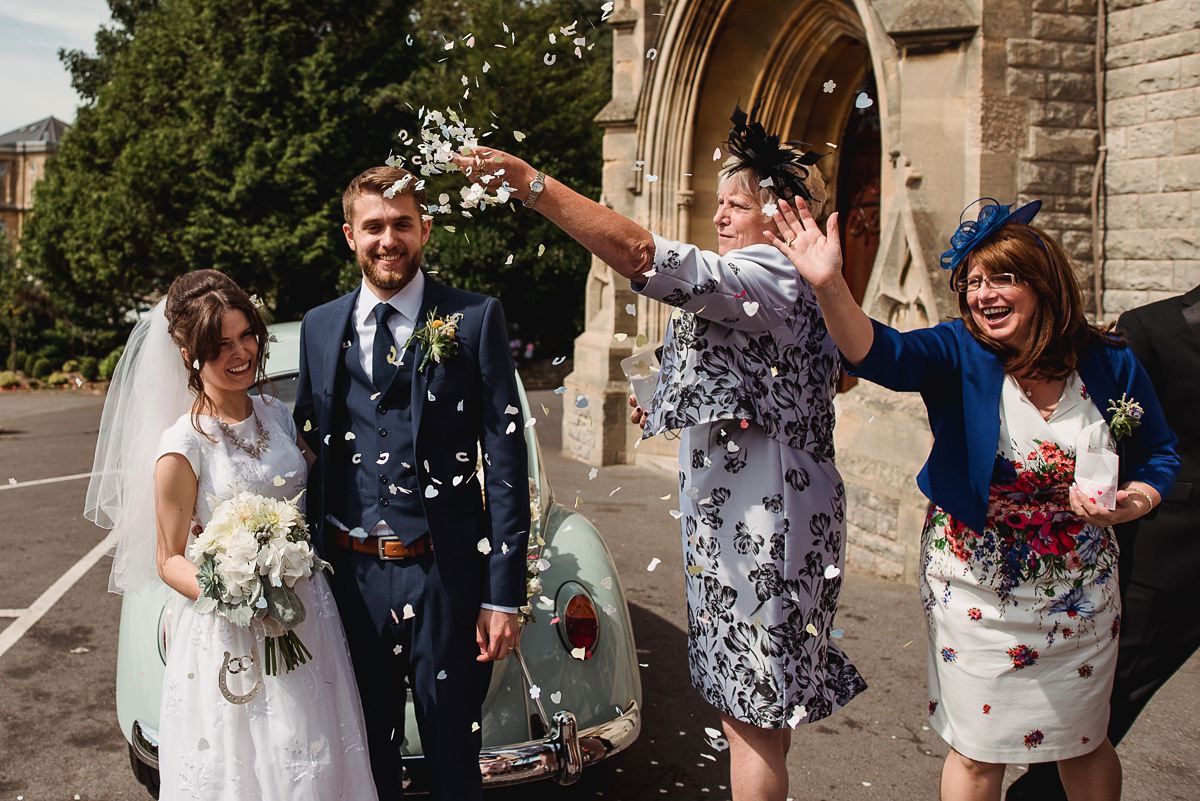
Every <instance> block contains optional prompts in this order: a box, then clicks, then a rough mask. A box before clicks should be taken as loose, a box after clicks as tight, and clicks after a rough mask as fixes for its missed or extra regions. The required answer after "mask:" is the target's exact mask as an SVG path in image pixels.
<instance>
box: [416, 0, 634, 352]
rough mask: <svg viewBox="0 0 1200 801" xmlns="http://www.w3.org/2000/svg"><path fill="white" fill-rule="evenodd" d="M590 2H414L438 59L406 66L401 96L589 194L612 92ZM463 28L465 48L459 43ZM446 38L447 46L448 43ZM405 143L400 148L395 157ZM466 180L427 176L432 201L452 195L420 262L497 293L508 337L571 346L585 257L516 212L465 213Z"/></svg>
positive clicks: (554, 347) (594, 188) (605, 47)
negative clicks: (570, 30)
mask: <svg viewBox="0 0 1200 801" xmlns="http://www.w3.org/2000/svg"><path fill="white" fill-rule="evenodd" d="M597 9H598V5H597V4H596V3H592V2H586V3H585V2H580V1H579V0H538V1H537V2H528V1H525V2H513V1H512V0H507V1H506V0H463V1H462V2H456V3H445V2H441V1H440V0H423V2H422V3H421V4H420V5H419V6H418V7H417V10H416V11H417V16H416V18H417V20H418V23H419V24H418V27H419V28H420V29H422V30H424V31H426V32H427V33H426V34H425V35H426V37H427V40H428V41H429V44H428V45H427V47H428V49H430V50H432V51H433V52H434V53H435V54H437V53H440V60H437V61H431V62H426V64H425V65H424V66H423V67H422V68H421V69H419V70H417V71H416V72H414V74H413V75H412V76H411V77H410V78H409V80H408V81H407V82H406V84H405V88H406V90H408V91H407V94H408V95H409V96H411V97H412V98H414V99H419V102H420V103H421V104H422V105H423V106H424V107H426V108H437V109H443V108H453V109H455V110H457V111H458V113H459V114H460V116H461V117H462V118H463V119H464V120H466V122H467V123H468V124H470V125H472V126H474V127H475V128H476V129H477V131H478V132H480V133H484V132H490V134H491V135H490V136H486V137H483V138H481V140H480V142H481V144H482V145H488V144H494V145H496V146H497V147H500V148H503V149H505V150H508V151H510V152H512V153H514V154H516V155H518V156H520V157H521V158H523V159H525V160H526V161H528V162H529V163H531V164H533V165H535V166H537V167H538V168H539V169H541V170H543V171H545V172H546V173H547V174H548V175H553V176H554V177H555V178H557V179H559V180H561V181H563V182H564V183H566V184H567V185H568V186H570V187H572V188H573V189H575V190H576V191H579V192H581V193H583V194H585V195H587V196H589V197H592V198H598V197H599V195H600V177H601V176H600V172H601V166H602V163H603V157H602V153H601V139H602V136H603V131H602V130H601V129H600V127H599V126H598V125H596V124H595V123H594V122H593V119H594V117H595V116H596V114H597V113H598V112H599V111H600V109H601V108H603V107H604V105H605V103H607V102H608V100H609V98H610V96H611V90H610V87H611V65H612V55H611V51H612V36H611V33H610V32H609V30H608V29H607V27H606V26H601V27H597V26H598V25H599V23H598V16H599V14H598V11H597ZM573 22H575V23H576V25H575V28H574V30H575V31H576V33H575V34H574V35H572V34H565V35H564V34H563V33H562V30H561V29H562V28H564V27H568V26H570V25H571V24H572V23H573ZM506 26H507V30H506V29H505V28H506ZM551 35H553V36H554V38H555V39H556V42H555V43H554V44H551V42H550V36H551ZM470 36H474V38H475V46H474V47H469V46H467V44H466V40H467V39H468V37H470ZM579 37H583V38H585V39H586V40H587V43H588V44H587V45H584V46H583V47H582V48H581V56H582V57H578V56H576V55H575V54H574V52H573V51H574V48H575V45H574V43H573V42H574V40H575V39H576V38H579ZM448 42H454V43H455V44H454V47H453V48H452V49H451V50H448V51H447V50H445V44H446V43H448ZM497 44H500V45H505V47H504V48H497V47H496V45H497ZM589 47H590V49H588V48H589ZM548 60H552V61H553V63H552V64H547V63H546V62H547V61H548ZM485 62H486V63H487V65H488V66H487V69H486V71H485V68H484V64H485ZM464 76H465V78H466V83H465V84H464V80H463V79H464ZM467 90H469V92H468V91H467ZM464 94H466V95H467V96H466V97H464ZM514 132H518V133H517V135H518V136H523V141H520V142H518V141H516V138H515V136H514ZM412 133H413V135H414V136H415V132H412ZM414 152H415V151H407V150H405V149H403V148H399V147H398V148H397V153H398V154H402V155H408V156H411V155H412V154H413V153H414ZM463 184H464V179H463V177H462V176H461V175H447V176H438V177H434V178H433V179H431V180H430V181H428V191H429V193H430V197H431V202H433V201H435V200H436V199H437V197H438V195H439V194H441V193H443V192H444V193H446V194H449V195H450V196H451V208H452V209H454V212H453V213H452V214H450V215H446V216H438V217H437V218H436V219H435V221H434V222H435V228H434V234H433V236H432V238H431V240H430V244H429V246H428V247H427V249H426V263H427V264H428V265H429V266H430V267H431V269H437V270H438V271H439V277H440V278H441V279H442V280H444V281H446V282H448V283H451V284H454V285H456V286H461V287H463V288H466V289H472V290H475V291H478V292H484V293H486V294H490V295H495V296H497V297H499V298H500V299H501V300H502V301H503V303H504V309H505V314H506V316H507V318H508V320H509V323H510V325H512V327H513V328H514V329H515V330H514V335H515V336H516V337H518V338H520V339H522V340H523V341H525V342H532V343H534V345H535V349H536V352H537V353H540V354H542V355H557V354H565V353H569V352H570V350H571V343H572V340H573V339H574V338H575V336H577V335H578V334H579V332H580V331H581V330H582V329H583V301H584V285H585V281H586V279H587V273H588V266H589V264H590V260H591V257H590V256H589V254H588V253H587V251H585V250H584V249H583V248H582V247H580V246H579V245H578V244H576V243H575V242H574V241H573V240H572V239H571V238H570V237H568V236H567V235H566V234H564V233H563V232H562V231H560V230H559V229H558V228H556V227H555V226H554V225H552V224H551V223H549V222H548V221H546V220H545V219H544V218H543V217H541V216H540V215H538V214H536V213H534V212H530V211H527V210H525V209H520V208H517V209H516V210H515V212H514V211H512V210H510V209H507V208H503V207H490V208H488V209H487V210H485V211H477V212H473V216H472V217H471V218H470V219H466V218H463V217H462V216H460V214H459V210H458V205H457V201H458V197H459V195H458V190H459V188H460V187H462V186H463ZM511 205H513V206H519V205H520V204H519V203H515V202H514V203H512V204H511ZM446 226H450V227H452V228H454V231H449V230H447V228H446ZM543 248H544V250H543ZM539 254H540V255H539ZM510 256H511V257H512V259H511V263H508V262H509V257H510Z"/></svg>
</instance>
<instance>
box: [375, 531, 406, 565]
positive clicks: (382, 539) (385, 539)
mask: <svg viewBox="0 0 1200 801" xmlns="http://www.w3.org/2000/svg"><path fill="white" fill-rule="evenodd" d="M399 540H400V538H399V537H397V536H395V535H393V534H389V535H387V536H386V537H376V538H375V547H376V548H378V549H379V558H380V559H382V560H383V561H385V562H395V561H397V560H399V559H403V558H404V557H403V556H388V555H386V554H385V553H384V550H383V544H384V543H385V542H399Z"/></svg>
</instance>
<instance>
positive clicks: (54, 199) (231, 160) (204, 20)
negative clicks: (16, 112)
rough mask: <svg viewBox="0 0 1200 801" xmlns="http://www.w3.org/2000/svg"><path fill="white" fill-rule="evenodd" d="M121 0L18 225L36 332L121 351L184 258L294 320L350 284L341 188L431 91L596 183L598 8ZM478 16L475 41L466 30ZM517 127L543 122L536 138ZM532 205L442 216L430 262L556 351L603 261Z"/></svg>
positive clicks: (436, 101) (78, 66)
mask: <svg viewBox="0 0 1200 801" xmlns="http://www.w3.org/2000/svg"><path fill="white" fill-rule="evenodd" d="M109 6H110V8H111V9H112V13H113V22H112V23H111V24H110V25H109V26H107V27H105V28H103V29H101V31H100V32H99V33H98V34H97V37H96V52H95V54H85V53H81V52H79V51H73V52H67V53H60V57H61V58H62V60H63V62H64V63H65V64H66V65H67V67H68V69H70V71H71V75H72V83H73V85H74V87H75V88H76V90H77V91H78V92H79V93H80V96H81V98H82V99H83V101H84V106H83V107H82V108H80V109H79V111H78V114H77V118H76V122H75V125H74V126H73V127H72V128H71V130H70V131H68V133H67V134H66V136H65V137H64V139H63V143H62V146H61V149H60V151H59V154H58V156H57V158H55V159H54V160H52V161H50V162H49V164H48V166H47V170H46V173H45V177H44V178H43V180H42V181H41V182H40V183H39V184H38V187H37V196H36V201H35V206H34V212H35V213H34V214H33V215H32V216H31V218H30V221H29V223H28V225H27V226H26V229H25V235H24V239H23V241H22V258H23V261H24V263H25V265H26V267H27V268H28V269H29V271H30V273H31V274H32V275H34V276H35V277H36V278H37V279H39V280H40V282H41V285H43V286H45V287H47V288H48V290H49V291H48V292H47V296H48V297H50V298H52V299H53V303H54V307H53V309H51V310H48V314H49V316H48V317H47V321H50V320H52V321H53V325H52V326H49V327H47V328H42V329H40V330H41V331H42V332H43V333H42V335H41V337H40V339H41V341H43V342H45V341H47V340H54V341H57V342H58V343H59V345H60V348H59V349H60V350H62V351H64V352H69V353H70V354H71V355H81V354H82V353H89V354H93V355H97V356H100V355H103V354H105V353H107V352H108V351H109V350H110V349H111V348H113V347H114V346H115V345H117V344H119V343H120V342H121V341H123V339H124V337H125V335H126V334H127V333H128V331H129V329H130V327H131V326H132V321H133V319H134V316H135V313H136V312H137V311H139V310H143V309H145V307H146V306H147V304H148V303H149V302H150V301H152V300H153V299H154V298H155V297H158V296H160V295H161V294H162V293H164V292H165V291H166V289H167V287H168V286H169V284H170V281H171V280H172V279H173V278H174V277H175V276H176V275H178V274H180V273H181V272H184V271H187V270H192V269H198V268H203V267H209V268H216V269H220V270H223V271H225V272H228V273H229V274H230V275H232V276H233V277H234V278H235V279H236V280H237V281H238V282H239V283H240V284H242V285H243V286H244V287H245V288H246V289H247V290H248V291H251V292H256V293H257V294H259V295H260V296H261V297H262V298H263V299H264V300H265V301H266V304H267V311H268V316H269V317H271V318H273V319H279V320H287V319H297V318H299V317H300V316H301V315H302V314H303V313H304V312H305V311H307V310H308V309H309V308H312V307H313V306H315V305H317V304H319V303H322V302H325V301H327V300H329V299H331V298H333V297H335V296H336V295H337V294H338V293H339V292H340V291H344V290H345V289H346V288H348V287H349V286H353V285H354V284H356V283H357V281H358V269H357V267H356V266H355V264H354V261H353V259H352V255H351V254H350V252H349V250H348V249H347V248H346V245H345V242H344V239H343V236H342V233H341V230H340V229H341V224H342V215H341V194H342V191H343V190H344V188H345V186H346V184H347V183H348V182H349V181H350V179H351V178H352V177H353V176H354V175H356V174H357V173H358V172H360V171H361V170H363V169H365V168H366V167H368V166H371V165H373V164H379V163H382V161H383V160H384V158H385V157H386V156H387V155H388V153H389V152H391V151H392V150H393V149H396V148H398V147H399V142H398V140H397V139H396V136H395V135H396V132H397V131H399V130H402V129H406V130H409V131H414V130H415V127H414V126H415V121H416V115H415V112H416V110H417V109H418V108H419V107H421V106H425V107H428V108H444V107H448V106H454V107H457V108H459V109H460V113H462V114H464V115H466V117H467V118H468V119H469V120H470V121H472V122H473V123H474V124H475V125H477V126H478V127H480V128H481V129H483V128H487V127H490V126H491V125H492V124H494V125H495V126H496V133H495V134H494V138H495V141H496V143H497V144H499V145H500V146H502V147H506V148H509V149H512V150H514V151H515V152H517V153H520V154H521V155H522V156H524V157H527V158H528V159H529V160H530V161H531V162H532V163H535V164H537V165H538V166H539V167H541V168H542V169H544V170H545V171H546V172H547V173H549V174H552V175H554V176H556V177H558V178H560V179H561V180H563V181H565V182H566V183H568V184H569V185H572V186H574V187H575V188H576V189H579V190H580V191H582V192H584V193H586V194H589V195H592V196H593V197H594V196H596V195H597V194H598V189H599V180H600V160H601V157H600V137H601V132H600V131H599V129H598V128H597V127H596V126H595V125H594V123H592V118H593V117H594V116H595V114H596V112H598V111H599V109H600V108H601V106H602V105H603V104H604V102H605V101H606V100H607V96H608V81H609V63H610V62H609V56H608V48H609V47H610V42H609V39H610V37H609V36H608V35H607V33H604V32H601V31H597V30H594V29H593V28H592V27H591V25H590V23H588V22H587V21H586V20H587V19H588V18H589V17H590V18H591V19H595V17H596V15H597V10H596V4H594V3H586V4H585V3H583V2H580V0H461V1H460V2H455V3H444V2H439V0H109ZM576 19H578V20H580V25H579V30H580V33H581V34H585V35H586V36H587V38H588V41H589V42H592V43H596V44H595V48H594V49H593V50H591V51H586V52H584V54H583V55H584V57H583V58H582V59H579V58H576V57H575V56H574V55H570V54H569V50H570V48H569V47H566V48H564V47H562V46H560V47H559V48H558V52H559V55H558V58H557V61H556V63H555V64H554V65H553V66H547V65H545V64H544V63H543V55H544V54H545V53H546V52H547V51H548V50H550V49H551V48H550V46H549V44H548V39H547V35H548V34H549V33H550V32H555V33H557V31H558V28H559V26H562V25H567V24H569V23H570V22H571V21H572V20H576ZM501 21H506V22H508V24H509V27H510V29H511V31H513V32H514V33H515V34H516V36H515V37H514V36H512V35H511V34H506V33H505V32H504V31H503V29H502V27H501ZM410 32H411V33H410ZM469 33H473V34H474V35H475V36H476V38H477V40H478V42H479V43H480V44H479V46H478V47H475V48H468V47H466V46H465V45H464V44H463V43H462V41H461V39H462V38H465V37H466V36H467V35H468V34H469ZM410 37H411V39H410ZM452 39H453V40H455V41H456V42H457V44H456V46H455V47H454V48H453V49H452V50H451V51H446V50H445V49H444V44H445V42H446V41H450V40H452ZM410 41H411V43H410ZM506 41H507V44H508V47H507V48H506V49H498V48H494V47H492V44H493V43H504V42H506ZM560 45H561V43H560ZM484 60H489V61H490V62H491V65H490V69H489V71H488V72H487V73H483V71H482V66H483V61H484ZM464 74H465V75H468V76H470V88H471V91H470V94H469V97H468V98H465V99H464V98H463V97H462V95H463V92H464V89H465V87H464V86H463V84H462V75H464ZM475 77H478V78H479V86H478V87H476V86H475ZM513 129H516V130H520V131H523V132H524V133H526V134H527V135H528V140H527V141H526V142H525V143H524V145H523V146H522V145H519V144H517V143H515V142H514V141H512V139H511V138H510V135H509V133H510V132H511V131H512V130H513ZM487 141H490V140H485V142H487ZM461 185H462V177H461V176H453V177H450V176H446V177H444V178H443V179H441V180H440V181H438V182H431V186H430V188H431V189H432V190H434V196H435V197H436V195H437V194H438V193H439V192H441V191H447V192H453V193H455V194H457V189H458V187H459V186H461ZM522 212H523V213H520V214H513V213H509V212H508V211H505V210H501V209H493V210H491V211H489V212H488V213H485V214H481V215H477V216H476V217H475V218H474V219H472V220H465V219H461V218H458V217H457V215H455V216H454V219H453V220H452V221H451V220H450V219H439V220H438V221H437V222H438V226H436V227H437V228H438V229H439V230H437V233H435V235H434V238H433V240H432V241H431V243H430V245H429V247H428V250H427V255H426V259H425V261H426V264H427V265H430V267H431V268H432V269H438V270H439V271H440V277H441V278H442V279H443V280H445V281H447V282H449V283H452V284H454V285H458V286H462V287H464V288H468V289H474V290H476V291H482V292H487V293H489V294H493V295H497V296H499V297H500V298H501V299H502V300H503V301H504V303H505V306H506V310H507V314H508V318H509V320H510V322H511V323H512V324H513V327H514V328H519V329H520V335H522V336H524V338H526V339H533V340H535V341H537V342H538V343H539V348H541V349H544V350H548V351H553V352H563V351H565V350H566V349H568V348H569V346H570V340H571V338H572V337H573V336H574V335H575V334H577V333H578V331H579V330H580V329H581V327H582V305H583V289H582V287H583V281H584V279H585V277H586V274H587V265H588V260H589V257H588V256H587V254H586V253H584V252H583V250H582V249H581V248H579V247H578V246H576V245H574V244H573V243H571V242H570V241H569V240H568V239H567V238H566V237H565V236H564V235H562V234H561V233H559V232H558V230H557V229H556V228H553V226H551V225H550V224H549V223H546V222H545V221H544V220H543V219H542V218H541V217H540V216H538V215H536V214H534V213H531V212H525V211H524V210H522ZM442 223H448V224H450V225H453V226H455V227H456V228H457V229H458V232H457V233H450V232H448V231H446V230H444V229H443V228H441V224H442ZM540 244H544V245H545V246H546V250H545V254H544V255H543V256H541V257H540V258H539V257H538V255H537V253H538V246H539V245H540ZM509 254H512V255H513V263H512V264H511V265H505V264H504V262H505V261H506V260H507V258H508V255H509ZM0 269H2V266H0ZM0 280H2V279H0ZM0 297H4V296H3V295H2V287H0ZM564 300H565V302H564ZM50 329H52V333H51V334H49V335H48V334H46V333H45V332H46V331H47V330H50ZM64 342H69V343H71V345H70V346H69V347H62V343H64ZM15 347H16V339H15V338H14V340H13V349H15ZM101 372H102V373H103V369H102V370H101Z"/></svg>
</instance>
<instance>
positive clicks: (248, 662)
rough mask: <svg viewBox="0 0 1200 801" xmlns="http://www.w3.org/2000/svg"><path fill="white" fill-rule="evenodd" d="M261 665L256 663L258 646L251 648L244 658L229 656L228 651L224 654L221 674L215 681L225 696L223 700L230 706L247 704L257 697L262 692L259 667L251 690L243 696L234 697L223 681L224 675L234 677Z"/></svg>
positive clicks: (261, 677) (261, 675) (261, 676)
mask: <svg viewBox="0 0 1200 801" xmlns="http://www.w3.org/2000/svg"><path fill="white" fill-rule="evenodd" d="M256 665H261V663H260V662H259V661H258V645H257V644H256V645H254V646H252V647H251V650H250V653H248V654H246V655H245V656H231V655H230V653H229V652H228V651H226V652H225V661H224V663H222V665H221V672H220V674H219V677H218V679H217V683H218V684H219V685H220V686H221V695H223V696H225V700H226V701H228V702H229V703H231V704H248V703H250V702H251V701H253V700H254V699H255V698H256V697H258V694H259V692H261V691H262V686H263V674H262V669H261V667H260V669H259V671H258V679H257V680H256V681H255V682H254V687H253V689H251V690H250V692H248V693H246V694H245V695H234V694H233V693H231V692H230V691H229V685H228V684H227V683H226V681H225V675H226V674H229V675H230V676H236V675H237V674H239V673H245V672H246V671H248V670H249V669H250V668H251V667H254V666H256Z"/></svg>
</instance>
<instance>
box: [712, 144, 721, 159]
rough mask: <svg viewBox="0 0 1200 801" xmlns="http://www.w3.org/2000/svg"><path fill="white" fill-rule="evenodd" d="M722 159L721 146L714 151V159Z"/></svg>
mask: <svg viewBox="0 0 1200 801" xmlns="http://www.w3.org/2000/svg"><path fill="white" fill-rule="evenodd" d="M720 160H721V148H719V147H718V148H717V149H716V150H714V151H713V161H720Z"/></svg>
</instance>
